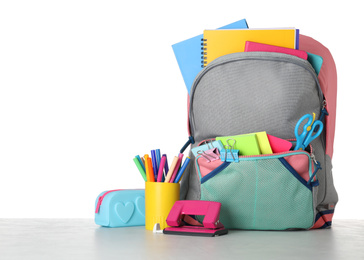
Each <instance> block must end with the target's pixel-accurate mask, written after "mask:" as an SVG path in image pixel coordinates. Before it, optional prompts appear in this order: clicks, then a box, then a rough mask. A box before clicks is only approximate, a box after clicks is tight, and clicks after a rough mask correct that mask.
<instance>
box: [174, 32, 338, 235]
mask: <svg viewBox="0 0 364 260" xmlns="http://www.w3.org/2000/svg"><path fill="white" fill-rule="evenodd" d="M299 46H300V50H304V51H306V52H310V53H313V54H317V55H320V56H321V57H322V58H323V64H322V67H321V71H320V73H319V75H318V77H317V74H316V73H315V71H314V69H313V67H312V66H311V64H310V63H309V62H308V61H307V60H304V59H300V58H298V57H295V56H292V55H287V54H283V53H273V52H241V53H233V54H228V55H224V56H222V57H219V58H217V59H215V60H214V61H212V62H210V63H209V64H208V65H207V66H206V67H205V68H204V69H202V71H201V72H200V73H199V74H198V75H197V77H196V78H195V80H194V83H193V86H192V89H191V92H190V96H189V99H188V131H189V142H188V143H191V149H193V148H194V147H197V146H199V145H204V144H205V143H206V142H208V141H209V140H211V139H212V140H213V139H214V138H215V137H217V136H231V135H239V134H245V133H254V132H260V131H266V133H268V134H270V135H273V136H276V137H278V138H281V139H286V140H289V141H291V142H292V143H294V142H295V134H294V129H295V125H296V123H297V122H298V120H299V119H300V118H301V117H302V116H303V115H305V114H312V113H315V114H316V115H317V119H318V117H319V116H320V120H321V121H322V122H323V125H324V129H323V131H322V133H321V135H320V136H319V137H318V138H316V139H315V140H313V141H312V142H311V144H310V145H309V146H308V148H307V149H306V150H304V151H289V152H286V153H278V154H267V155H266V154H265V155H257V156H242V157H240V158H239V162H229V163H228V162H222V161H221V160H217V161H214V162H207V161H206V160H204V158H203V156H201V155H199V156H196V157H195V156H194V155H193V153H192V152H191V151H190V152H189V156H190V158H191V163H190V164H189V167H188V168H187V170H186V172H185V175H184V177H183V179H182V182H181V199H185V200H210V201H218V202H221V203H222V207H221V212H220V221H221V222H222V223H223V224H224V225H225V227H226V228H234V229H250V230H291V229H294V230H296V229H317V228H328V227H330V226H331V221H332V217H333V213H334V209H335V206H336V203H337V202H338V196H337V193H336V190H335V187H334V184H333V177H332V157H333V144H334V134H335V117H336V93H337V76H336V67H335V63H334V60H333V58H332V56H331V54H330V52H329V50H328V49H327V48H326V47H324V46H323V45H322V44H321V43H319V42H317V41H316V40H314V39H312V38H310V37H307V36H304V35H300V40H299ZM185 147H186V145H185ZM185 147H184V148H185ZM181 151H183V150H181ZM305 175H307V176H309V177H311V178H310V181H307V179H304V178H303V177H302V176H305Z"/></svg>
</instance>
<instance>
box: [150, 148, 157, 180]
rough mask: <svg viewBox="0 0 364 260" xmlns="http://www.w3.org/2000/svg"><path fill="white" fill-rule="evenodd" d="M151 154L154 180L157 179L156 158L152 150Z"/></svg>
mask: <svg viewBox="0 0 364 260" xmlns="http://www.w3.org/2000/svg"><path fill="white" fill-rule="evenodd" d="M151 154H152V166H153V174H154V179H157V176H158V167H157V157H156V155H155V150H152V151H151Z"/></svg>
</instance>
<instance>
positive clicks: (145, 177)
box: [133, 157, 147, 181]
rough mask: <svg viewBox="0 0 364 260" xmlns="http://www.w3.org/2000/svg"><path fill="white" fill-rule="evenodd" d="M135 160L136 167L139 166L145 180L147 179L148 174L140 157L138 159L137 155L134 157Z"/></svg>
mask: <svg viewBox="0 0 364 260" xmlns="http://www.w3.org/2000/svg"><path fill="white" fill-rule="evenodd" d="M133 161H134V163H135V165H136V167H137V168H138V170H139V172H140V174H141V175H142V177H143V179H144V181H147V176H146V174H145V171H144V169H143V167H142V165H141V163H140V162H139V159H138V158H137V157H135V158H134V159H133Z"/></svg>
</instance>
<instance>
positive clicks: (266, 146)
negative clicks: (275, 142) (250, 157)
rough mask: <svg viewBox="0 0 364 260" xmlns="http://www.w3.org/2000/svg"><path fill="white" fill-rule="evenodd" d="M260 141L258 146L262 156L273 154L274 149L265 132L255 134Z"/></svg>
mask: <svg viewBox="0 0 364 260" xmlns="http://www.w3.org/2000/svg"><path fill="white" fill-rule="evenodd" d="M255 134H256V136H257V139H258V144H259V148H260V152H261V154H272V153H273V151H272V148H271V146H270V143H269V139H268V135H267V133H266V132H265V131H263V132H258V133H255Z"/></svg>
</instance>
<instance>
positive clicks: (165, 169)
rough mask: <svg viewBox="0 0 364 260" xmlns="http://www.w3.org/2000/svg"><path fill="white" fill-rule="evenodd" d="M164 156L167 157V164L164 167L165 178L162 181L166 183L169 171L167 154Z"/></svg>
mask: <svg viewBox="0 0 364 260" xmlns="http://www.w3.org/2000/svg"><path fill="white" fill-rule="evenodd" d="M163 156H166V164H165V165H164V174H163V178H162V181H163V182H164V180H165V179H166V176H167V172H168V171H169V169H168V158H167V155H166V154H163Z"/></svg>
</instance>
